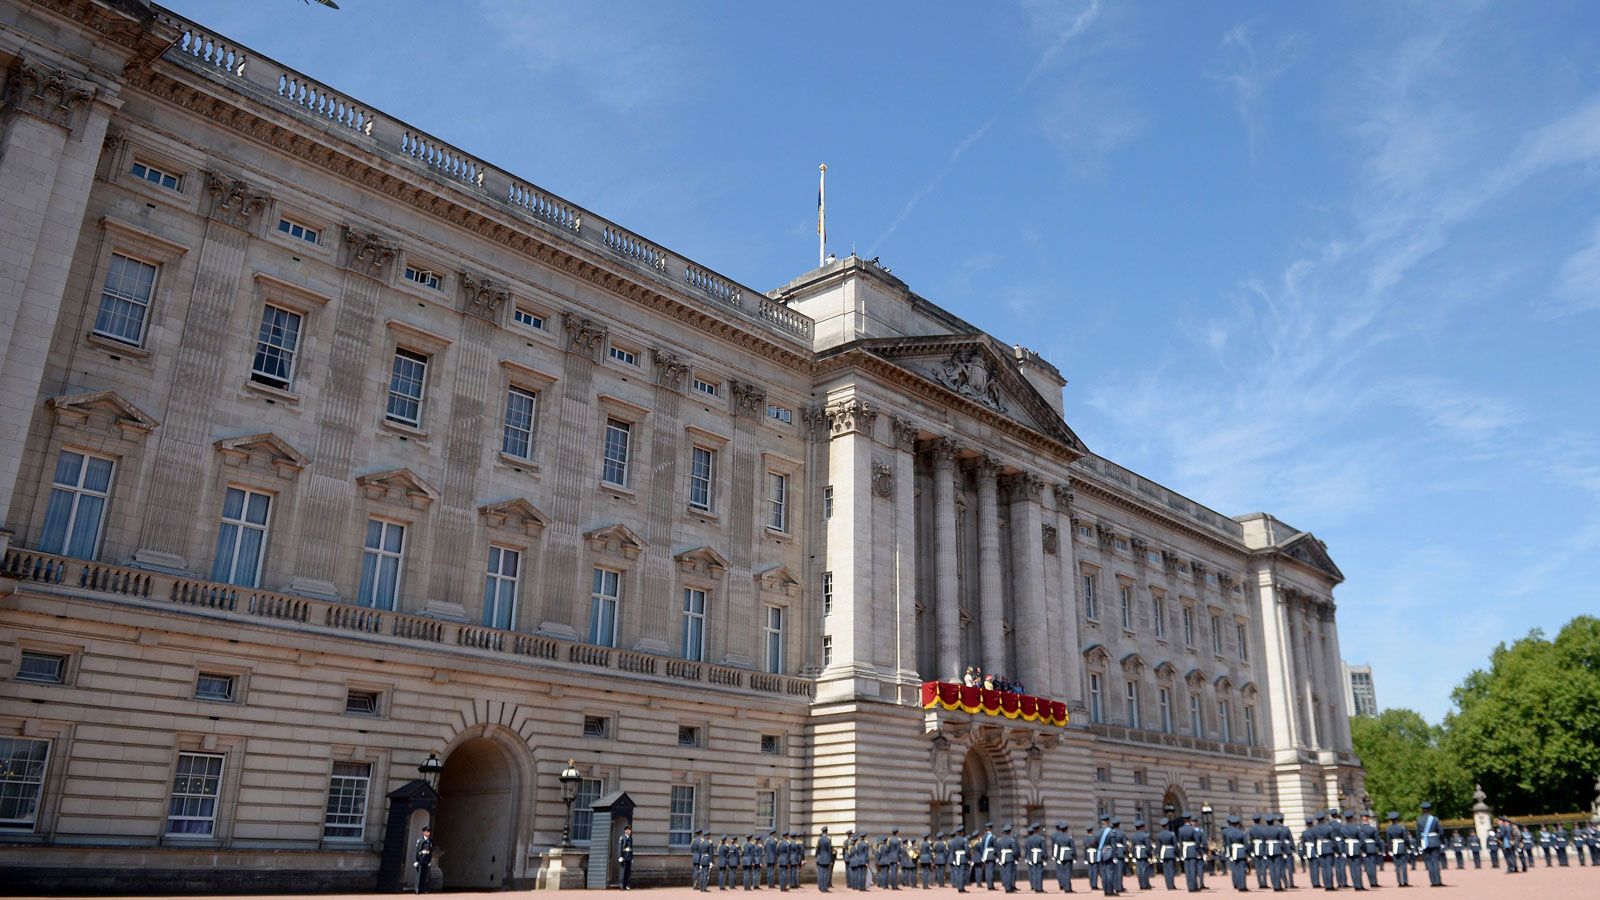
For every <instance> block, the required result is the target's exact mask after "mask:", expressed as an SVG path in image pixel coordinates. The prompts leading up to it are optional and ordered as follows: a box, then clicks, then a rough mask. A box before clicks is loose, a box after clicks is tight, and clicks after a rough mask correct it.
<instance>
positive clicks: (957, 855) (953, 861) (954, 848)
mask: <svg viewBox="0 0 1600 900" xmlns="http://www.w3.org/2000/svg"><path fill="white" fill-rule="evenodd" d="M971 867H972V847H971V845H970V844H968V842H967V829H966V828H965V827H961V828H957V829H956V834H955V837H952V838H951V839H950V878H951V880H952V881H954V882H955V885H956V893H958V894H965V893H966V892H967V874H968V873H969V872H970V871H971Z"/></svg>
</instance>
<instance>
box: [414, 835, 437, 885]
mask: <svg viewBox="0 0 1600 900" xmlns="http://www.w3.org/2000/svg"><path fill="white" fill-rule="evenodd" d="M411 865H412V867H413V868H415V869H416V870H417V893H419V894H426V893H427V892H428V869H429V868H430V867H431V866H432V865H433V829H432V828H431V827H429V826H427V825H424V826H422V837H419V838H417V847H416V850H415V851H414V852H413V853H412V856H411Z"/></svg>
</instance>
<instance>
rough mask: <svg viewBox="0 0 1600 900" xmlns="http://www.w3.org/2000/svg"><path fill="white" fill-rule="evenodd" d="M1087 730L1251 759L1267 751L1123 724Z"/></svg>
mask: <svg viewBox="0 0 1600 900" xmlns="http://www.w3.org/2000/svg"><path fill="white" fill-rule="evenodd" d="M1089 730H1090V731H1093V732H1095V733H1096V734H1100V735H1103V736H1105V737H1108V738H1114V739H1116V740H1119V741H1135V742H1137V743H1141V744H1154V745H1157V746H1161V747H1174V748H1179V749H1183V750H1198V751H1200V752H1202V753H1222V754H1226V755H1228V756H1246V757H1249V758H1251V759H1267V758H1268V751H1267V748H1265V747H1253V746H1251V745H1249V744H1239V743H1233V742H1227V741H1213V740H1211V739H1210V738H1197V737H1194V736H1192V735H1187V734H1172V733H1168V732H1164V731H1148V730H1145V729H1142V728H1129V727H1127V726H1125V725H1109V724H1105V723H1096V724H1091V725H1090V726H1089Z"/></svg>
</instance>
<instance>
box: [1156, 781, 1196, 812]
mask: <svg viewBox="0 0 1600 900" xmlns="http://www.w3.org/2000/svg"><path fill="white" fill-rule="evenodd" d="M1161 807H1162V813H1161V818H1163V819H1166V818H1167V813H1166V809H1167V808H1168V807H1170V808H1171V809H1172V815H1174V816H1177V815H1179V814H1181V813H1184V812H1192V810H1190V809H1189V798H1188V797H1186V796H1184V793H1183V788H1181V787H1178V786H1177V785H1175V784H1171V785H1167V790H1166V793H1164V794H1162V795H1161Z"/></svg>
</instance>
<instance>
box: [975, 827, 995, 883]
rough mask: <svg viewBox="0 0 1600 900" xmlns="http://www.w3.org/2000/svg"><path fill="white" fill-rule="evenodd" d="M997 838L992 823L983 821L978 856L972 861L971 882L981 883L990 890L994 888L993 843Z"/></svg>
mask: <svg viewBox="0 0 1600 900" xmlns="http://www.w3.org/2000/svg"><path fill="white" fill-rule="evenodd" d="M997 840H998V839H997V838H996V837H995V836H994V823H993V822H985V823H983V837H982V838H981V839H979V841H978V857H977V859H976V860H975V861H974V864H975V871H974V872H973V875H974V877H973V883H974V884H978V883H982V884H983V885H984V886H985V887H987V888H988V889H989V890H991V891H992V890H994V875H995V871H994V862H995V846H994V845H995V842H996V841H997Z"/></svg>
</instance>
